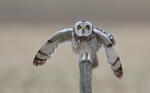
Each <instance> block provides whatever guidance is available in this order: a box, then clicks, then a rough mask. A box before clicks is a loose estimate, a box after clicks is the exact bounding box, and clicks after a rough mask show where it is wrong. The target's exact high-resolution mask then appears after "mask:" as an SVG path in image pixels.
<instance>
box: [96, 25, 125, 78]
mask: <svg viewBox="0 0 150 93" xmlns="http://www.w3.org/2000/svg"><path fill="white" fill-rule="evenodd" d="M94 32H95V33H96V34H97V35H98V36H99V38H100V39H101V41H102V43H103V45H104V47H105V52H106V56H107V59H108V63H109V64H110V65H111V68H112V70H113V72H114V75H115V76H116V77H118V78H121V77H122V75H123V70H122V65H121V61H120V57H119V56H118V54H117V52H116V50H115V45H116V41H115V39H114V36H113V35H112V34H111V33H109V32H107V31H104V30H99V29H97V28H95V29H94Z"/></svg>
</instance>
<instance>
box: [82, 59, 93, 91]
mask: <svg viewBox="0 0 150 93" xmlns="http://www.w3.org/2000/svg"><path fill="white" fill-rule="evenodd" d="M79 68H80V93H92V62H90V61H89V60H83V61H81V62H79Z"/></svg>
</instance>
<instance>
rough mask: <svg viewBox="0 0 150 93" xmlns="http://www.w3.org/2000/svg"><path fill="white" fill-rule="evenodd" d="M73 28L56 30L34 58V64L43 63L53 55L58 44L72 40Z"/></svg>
mask: <svg viewBox="0 0 150 93" xmlns="http://www.w3.org/2000/svg"><path fill="white" fill-rule="evenodd" d="M72 32H73V28H68V29H64V30H62V31H58V32H56V33H55V34H54V35H53V36H52V37H51V38H50V39H49V40H48V41H47V42H46V43H45V44H44V45H43V46H42V47H41V48H40V49H39V51H38V52H37V54H36V55H35V58H34V60H33V65H36V66H38V65H42V64H44V63H46V61H47V59H48V58H50V57H51V55H52V54H53V53H54V51H55V49H56V48H57V46H58V45H59V44H61V43H63V42H65V41H71V40H72Z"/></svg>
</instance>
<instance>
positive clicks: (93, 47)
mask: <svg viewBox="0 0 150 93" xmlns="http://www.w3.org/2000/svg"><path fill="white" fill-rule="evenodd" d="M72 48H73V51H74V52H75V53H86V52H88V53H89V52H96V51H98V49H99V46H98V41H97V38H96V36H95V35H94V34H92V35H90V36H87V37H84V36H77V35H74V36H73V41H72Z"/></svg>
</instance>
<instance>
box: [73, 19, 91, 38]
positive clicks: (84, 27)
mask: <svg viewBox="0 0 150 93" xmlns="http://www.w3.org/2000/svg"><path fill="white" fill-rule="evenodd" d="M93 27H94V26H93V24H92V23H91V22H90V21H85V20H84V21H78V22H76V24H75V33H76V34H77V35H78V36H85V37H86V36H89V35H91V33H92V31H93Z"/></svg>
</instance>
